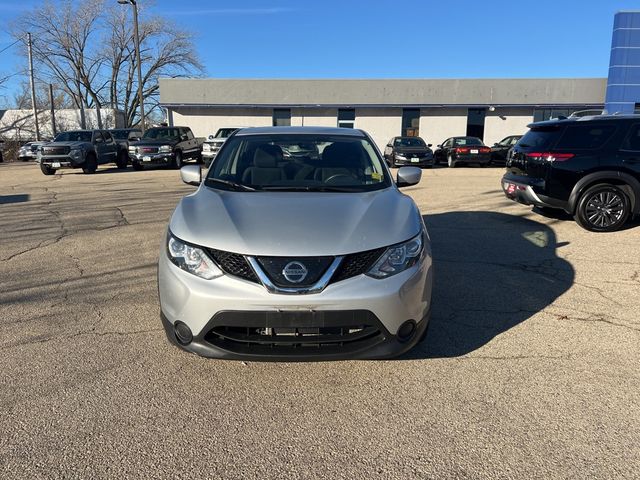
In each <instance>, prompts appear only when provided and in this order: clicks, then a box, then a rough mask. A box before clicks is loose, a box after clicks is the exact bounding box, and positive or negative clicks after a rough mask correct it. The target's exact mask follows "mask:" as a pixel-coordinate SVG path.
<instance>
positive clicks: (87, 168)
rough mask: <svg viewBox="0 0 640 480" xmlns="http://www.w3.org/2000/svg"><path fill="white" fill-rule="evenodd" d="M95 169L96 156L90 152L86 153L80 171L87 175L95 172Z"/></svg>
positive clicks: (96, 167) (96, 166)
mask: <svg viewBox="0 0 640 480" xmlns="http://www.w3.org/2000/svg"><path fill="white" fill-rule="evenodd" d="M97 169H98V161H97V159H96V156H95V155H94V154H92V153H90V154H89V155H87V158H86V159H85V161H84V165H83V167H82V171H83V172H84V173H86V174H88V175H92V174H94V173H96V170H97Z"/></svg>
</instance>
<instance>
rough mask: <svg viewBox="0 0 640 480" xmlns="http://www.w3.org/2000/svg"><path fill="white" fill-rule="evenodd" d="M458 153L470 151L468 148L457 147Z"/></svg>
mask: <svg viewBox="0 0 640 480" xmlns="http://www.w3.org/2000/svg"><path fill="white" fill-rule="evenodd" d="M456 153H469V149H468V148H463V147H458V148H456Z"/></svg>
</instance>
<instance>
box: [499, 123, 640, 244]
mask: <svg viewBox="0 0 640 480" xmlns="http://www.w3.org/2000/svg"><path fill="white" fill-rule="evenodd" d="M529 128H530V130H529V131H528V132H527V133H526V135H525V136H524V137H522V139H520V141H519V142H518V143H517V145H516V146H514V147H513V148H512V150H511V151H510V153H509V155H508V157H507V173H506V174H505V175H504V177H502V188H503V190H504V192H505V195H506V196H507V197H509V198H511V199H512V200H515V201H517V202H520V203H523V204H525V205H535V206H537V207H541V208H556V209H562V210H564V211H566V212H567V213H569V214H571V215H573V216H574V218H575V220H576V222H578V224H579V225H580V226H582V227H583V228H586V229H587V230H591V231H595V232H612V231H614V230H617V229H619V228H620V227H622V226H623V225H624V224H625V222H626V221H627V220H628V219H629V218H630V217H632V216H633V215H637V214H638V213H639V210H640V115H626V116H613V115H611V116H610V115H599V116H594V117H581V118H568V119H561V120H551V121H548V122H538V123H533V124H531V125H529Z"/></svg>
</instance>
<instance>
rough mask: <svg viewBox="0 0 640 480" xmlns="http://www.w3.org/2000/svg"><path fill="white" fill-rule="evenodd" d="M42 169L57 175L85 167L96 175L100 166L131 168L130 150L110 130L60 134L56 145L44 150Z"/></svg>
mask: <svg viewBox="0 0 640 480" xmlns="http://www.w3.org/2000/svg"><path fill="white" fill-rule="evenodd" d="M38 162H39V163H40V170H42V173H44V174H45V175H53V174H54V173H55V172H56V170H58V169H61V168H82V171H83V172H84V173H95V171H96V170H97V168H98V165H103V164H105V163H115V164H116V165H117V167H118V168H120V169H124V168H127V151H126V150H125V149H124V148H122V146H121V145H120V144H118V143H117V142H116V141H115V140H114V138H113V136H112V135H111V134H110V133H109V132H108V131H107V130H73V131H70V132H63V133H59V134H58V135H56V137H55V138H54V139H53V142H49V143H45V144H44V145H42V147H40V151H39V154H38Z"/></svg>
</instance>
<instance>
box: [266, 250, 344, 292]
mask: <svg viewBox="0 0 640 480" xmlns="http://www.w3.org/2000/svg"><path fill="white" fill-rule="evenodd" d="M257 260H258V262H259V263H260V266H261V267H262V269H263V270H264V271H265V273H266V274H267V275H268V276H269V278H270V279H271V281H272V282H273V283H274V284H275V285H276V286H278V287H285V288H286V287H309V286H311V285H315V284H316V283H317V282H318V280H320V278H321V277H322V275H324V272H326V271H327V269H328V268H329V266H330V265H331V262H333V260H334V257H299V258H295V257H257ZM289 265H292V266H293V267H294V268H298V267H300V266H303V267H304V269H305V270H306V273H305V274H304V275H303V276H302V277H303V278H301V275H293V276H290V278H292V279H297V278H301V280H300V281H293V280H289V279H287V278H286V276H285V269H286V268H287V266H289Z"/></svg>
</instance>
